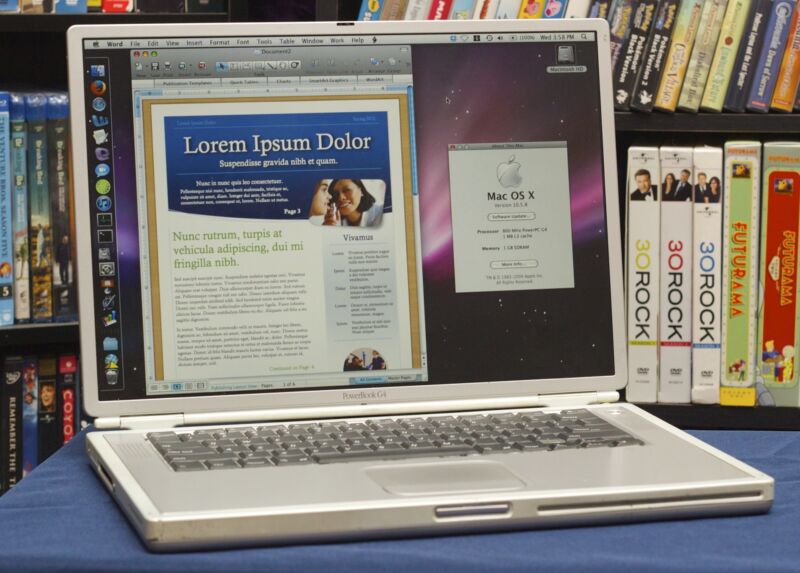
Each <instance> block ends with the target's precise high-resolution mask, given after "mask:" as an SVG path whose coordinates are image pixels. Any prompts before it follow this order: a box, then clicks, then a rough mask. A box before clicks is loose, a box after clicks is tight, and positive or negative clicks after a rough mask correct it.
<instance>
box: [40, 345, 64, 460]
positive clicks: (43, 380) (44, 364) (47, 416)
mask: <svg viewBox="0 0 800 573" xmlns="http://www.w3.org/2000/svg"><path fill="white" fill-rule="evenodd" d="M56 374H57V370H56V358H55V356H42V357H41V358H40V359H39V412H38V414H39V419H38V422H37V427H36V432H37V440H38V442H39V444H38V446H37V456H38V463H40V464H41V463H42V462H44V461H45V460H46V459H47V458H49V457H50V456H51V455H52V454H53V453H54V452H55V451H56V450H58V448H59V446H60V445H61V442H60V440H59V438H60V436H59V430H60V428H59V427H58V421H57V418H56V413H57V409H56V406H57V397H56Z"/></svg>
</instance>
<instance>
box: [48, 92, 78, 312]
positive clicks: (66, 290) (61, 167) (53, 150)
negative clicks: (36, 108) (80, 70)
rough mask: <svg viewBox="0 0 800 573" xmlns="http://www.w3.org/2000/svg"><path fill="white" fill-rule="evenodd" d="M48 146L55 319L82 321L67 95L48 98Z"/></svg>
mask: <svg viewBox="0 0 800 573" xmlns="http://www.w3.org/2000/svg"><path fill="white" fill-rule="evenodd" d="M47 116H48V119H47V144H48V154H47V156H48V161H49V165H48V167H49V172H48V180H49V182H50V211H51V217H52V222H53V243H54V245H53V257H52V259H53V260H52V265H53V320H55V321H59V322H64V321H70V320H77V319H78V308H77V302H76V292H75V290H76V289H75V282H74V269H73V267H72V263H73V260H72V243H73V239H74V238H73V236H72V234H71V229H70V212H71V211H72V205H71V203H70V193H69V172H68V164H69V103H68V100H67V96H66V94H57V95H51V96H49V97H48V98H47Z"/></svg>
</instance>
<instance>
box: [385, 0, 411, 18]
mask: <svg viewBox="0 0 800 573" xmlns="http://www.w3.org/2000/svg"><path fill="white" fill-rule="evenodd" d="M406 8H408V0H386V1H385V3H384V5H383V11H382V12H381V20H402V19H403V18H404V17H405V15H406Z"/></svg>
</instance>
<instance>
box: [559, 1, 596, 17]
mask: <svg viewBox="0 0 800 573" xmlns="http://www.w3.org/2000/svg"><path fill="white" fill-rule="evenodd" d="M590 8H591V0H569V2H568V3H567V9H566V11H565V12H564V18H565V19H569V18H586V17H587V16H588V15H589V9H590Z"/></svg>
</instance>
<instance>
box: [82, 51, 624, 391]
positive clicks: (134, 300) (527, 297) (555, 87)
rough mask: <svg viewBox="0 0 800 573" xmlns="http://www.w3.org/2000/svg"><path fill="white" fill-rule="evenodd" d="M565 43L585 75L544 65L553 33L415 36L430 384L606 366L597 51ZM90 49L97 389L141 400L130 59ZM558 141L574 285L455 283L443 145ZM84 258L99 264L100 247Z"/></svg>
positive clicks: (609, 348) (550, 56) (550, 57)
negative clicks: (99, 78) (98, 184)
mask: <svg viewBox="0 0 800 573" xmlns="http://www.w3.org/2000/svg"><path fill="white" fill-rule="evenodd" d="M574 46H575V57H576V63H577V64H578V65H585V66H587V68H588V70H587V71H586V72H585V73H579V74H548V73H546V67H547V66H548V65H553V64H555V59H556V44H552V43H538V44H513V45H512V44H493V45H487V44H482V45H460V46H459V47H458V49H456V47H455V46H453V45H449V44H439V45H427V46H419V45H417V46H414V47H413V48H412V50H413V52H412V57H413V75H414V88H413V93H414V98H413V106H414V122H415V139H416V145H417V148H416V160H417V173H418V189H419V199H420V219H421V225H422V229H421V237H422V252H423V282H424V284H423V287H424V304H425V313H426V318H425V325H426V335H427V355H428V371H429V377H428V380H429V383H447V382H466V381H488V380H493V379H523V378H551V377H564V376H573V377H580V376H590V375H608V374H611V373H612V372H613V371H614V363H613V344H612V340H611V333H612V329H611V308H610V297H611V294H610V287H609V273H608V249H607V244H606V224H605V211H604V190H603V183H602V179H603V166H602V140H601V137H600V115H599V111H598V107H599V91H598V86H597V78H596V74H597V69H596V62H597V55H596V50H595V46H594V44H593V43H588V42H587V43H585V44H580V43H577V44H574ZM97 56H98V57H101V58H107V59H106V64H107V65H108V66H109V72H110V73H109V80H110V81H109V94H108V100H109V108H110V109H109V111H110V115H111V117H112V125H111V128H112V129H111V138H112V141H111V143H112V146H111V147H112V149H113V156H114V157H113V171H114V172H113V181H114V191H113V198H114V209H113V212H114V216H115V227H114V228H115V231H116V242H117V249H118V252H117V254H118V277H117V278H118V297H119V298H118V303H119V304H118V306H117V318H118V320H119V327H120V343H121V344H120V346H121V347H120V359H121V368H122V371H121V372H120V375H121V376H120V378H121V379H122V381H123V383H124V386H122V387H117V388H115V389H114V390H113V391H108V392H102V393H101V399H103V400H120V399H123V400H124V399H134V398H143V397H145V387H144V384H145V376H144V374H145V373H144V369H145V365H144V355H145V348H144V345H143V338H142V331H141V328H142V310H143V309H142V304H141V289H142V287H143V285H142V283H141V279H140V262H139V257H140V253H139V243H138V231H139V222H138V215H137V204H136V185H135V166H134V160H135V153H134V140H133V121H132V120H133V117H132V114H133V106H132V102H131V98H130V81H131V76H130V59H129V55H128V53H127V52H126V51H124V50H108V51H103V52H102V53H97ZM91 113H92V112H91V110H90V109H87V114H91ZM87 117H88V115H87ZM554 140H565V141H566V142H567V146H568V162H569V186H570V206H571V209H570V211H571V217H572V239H573V261H574V278H575V287H574V288H572V289H552V290H529V291H507V292H495V293H492V292H485V293H480V292H478V293H464V294H458V293H456V292H455V282H454V267H453V250H452V249H453V247H452V228H451V220H450V194H449V181H448V180H449V171H448V150H447V146H448V145H449V144H454V143H484V142H500V141H526V142H530V141H554ZM93 257H94V258H95V260H94V261H93V263H94V264H96V263H97V260H96V253H95V254H93ZM94 288H95V300H97V301H99V300H101V299H102V298H103V292H102V291H103V289H102V288H100V286H99V285H97V284H96V285H95V286H94ZM98 313H99V311H98ZM96 332H97V344H98V347H99V346H100V345H101V344H102V341H103V338H104V336H106V335H107V332H108V330H107V329H106V328H105V327H104V326H103V322H102V320H101V317H100V315H99V314H98V320H97V331H96ZM99 354H100V356H98V371H99V372H102V371H103V363H102V354H101V353H99Z"/></svg>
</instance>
